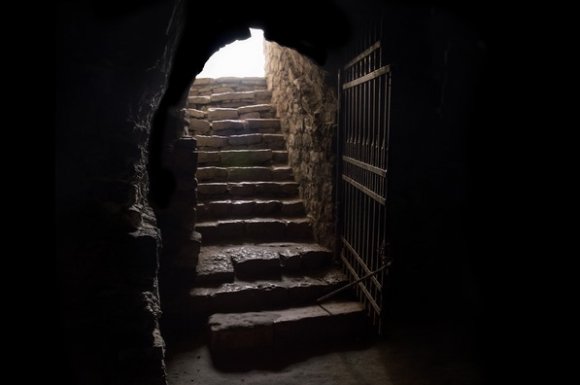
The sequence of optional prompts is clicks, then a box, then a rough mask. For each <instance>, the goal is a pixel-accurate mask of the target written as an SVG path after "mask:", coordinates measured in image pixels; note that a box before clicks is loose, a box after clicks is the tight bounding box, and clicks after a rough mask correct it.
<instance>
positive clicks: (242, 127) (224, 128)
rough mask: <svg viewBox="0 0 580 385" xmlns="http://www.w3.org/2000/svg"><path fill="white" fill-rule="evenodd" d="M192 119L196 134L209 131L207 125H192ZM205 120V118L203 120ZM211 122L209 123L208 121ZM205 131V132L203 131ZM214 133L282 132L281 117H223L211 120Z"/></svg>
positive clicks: (211, 129)
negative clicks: (244, 118)
mask: <svg viewBox="0 0 580 385" xmlns="http://www.w3.org/2000/svg"><path fill="white" fill-rule="evenodd" d="M193 121H195V119H193V120H191V121H190V128H191V129H192V130H195V132H196V134H203V133H205V132H207V131H205V130H206V126H205V125H203V124H199V128H197V126H194V125H192V123H191V122H193ZM202 121H203V120H202ZM208 124H209V123H208ZM201 131H203V132H201ZM209 132H211V133H212V135H220V136H229V135H243V134H251V133H278V134H279V133H280V119H246V120H240V119H223V120H214V121H213V122H211V127H210V131H209Z"/></svg>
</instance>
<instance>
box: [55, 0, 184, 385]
mask: <svg viewBox="0 0 580 385" xmlns="http://www.w3.org/2000/svg"><path fill="white" fill-rule="evenodd" d="M175 6H176V4H175V3H173V2H166V3H163V4H160V3H158V4H156V5H150V6H148V7H143V8H140V9H137V10H135V11H133V12H131V13H130V15H129V14H123V12H122V10H121V9H119V8H117V7H113V6H111V7H108V5H107V4H101V3H97V2H95V3H91V4H87V3H82V2H79V3H78V4H77V3H75V5H74V6H73V5H72V4H68V3H64V2H63V3H59V7H58V9H57V16H58V20H59V23H58V27H57V31H56V34H57V42H58V45H57V52H58V54H57V59H58V60H57V74H56V80H57V92H56V105H57V112H56V130H55V170H56V173H55V212H56V246H57V247H56V250H57V271H58V273H59V283H60V286H59V289H60V299H61V303H60V305H61V314H60V321H61V322H60V327H61V332H60V333H59V334H58V335H59V340H60V342H61V343H62V344H63V350H61V352H63V353H64V356H63V357H59V362H61V361H62V362H63V366H62V367H61V368H60V369H59V374H61V375H62V376H63V377H68V378H67V380H64V379H62V378H61V379H59V382H60V383H74V384H84V385H93V384H107V385H121V384H123V385H137V384H139V385H165V384H166V378H165V377H166V375H165V370H164V362H163V359H164V349H165V343H164V340H163V339H162V337H161V333H160V327H159V319H160V316H161V307H160V301H159V284H158V278H157V274H158V268H159V255H160V248H161V240H162V237H161V234H160V231H159V229H158V227H157V226H158V222H157V220H156V218H155V215H154V212H153V209H152V207H151V204H150V201H149V199H148V194H149V182H150V179H149V175H148V172H147V163H148V139H149V135H150V132H151V122H152V120H153V117H154V115H155V113H156V110H157V107H158V106H159V102H160V100H161V98H162V95H163V93H164V90H165V88H166V85H167V73H168V69H169V68H170V67H171V64H172V56H173V53H174V49H175V45H176V38H177V35H178V33H177V30H178V29H177V26H176V23H173V24H172V23H170V20H171V15H172V13H173V12H174V8H175ZM175 21H176V20H175Z"/></svg>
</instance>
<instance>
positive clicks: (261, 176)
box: [228, 166, 273, 182]
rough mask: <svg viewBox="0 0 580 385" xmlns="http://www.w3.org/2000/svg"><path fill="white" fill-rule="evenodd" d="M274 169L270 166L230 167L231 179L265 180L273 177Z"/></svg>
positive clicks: (229, 174)
mask: <svg viewBox="0 0 580 385" xmlns="http://www.w3.org/2000/svg"><path fill="white" fill-rule="evenodd" d="M272 175H273V174H272V169H271V168H270V167H258V166H254V167H229V168H228V180H229V181H248V182H250V181H263V180H269V179H271V178H272Z"/></svg>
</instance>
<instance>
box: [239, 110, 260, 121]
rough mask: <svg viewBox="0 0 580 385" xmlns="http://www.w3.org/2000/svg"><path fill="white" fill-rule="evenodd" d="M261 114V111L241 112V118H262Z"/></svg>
mask: <svg viewBox="0 0 580 385" xmlns="http://www.w3.org/2000/svg"><path fill="white" fill-rule="evenodd" d="M260 118H261V115H260V113H259V112H248V113H247V114H240V119H242V120H246V119H260Z"/></svg>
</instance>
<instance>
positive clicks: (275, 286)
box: [175, 267, 348, 315]
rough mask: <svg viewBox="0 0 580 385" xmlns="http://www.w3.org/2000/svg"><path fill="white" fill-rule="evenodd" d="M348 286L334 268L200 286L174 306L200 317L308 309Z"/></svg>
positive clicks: (343, 277)
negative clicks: (325, 296)
mask: <svg viewBox="0 0 580 385" xmlns="http://www.w3.org/2000/svg"><path fill="white" fill-rule="evenodd" d="M347 283H348V279H347V277H346V276H345V275H344V273H343V272H342V271H340V270H339V269H337V268H334V267H333V268H328V269H325V270H323V271H318V272H317V273H311V274H308V275H299V276H297V275H282V276H281V277H280V279H276V280H255V281H241V280H235V281H234V282H228V283H223V284H220V285H218V286H203V287H199V286H198V287H194V288H193V289H191V291H190V292H189V296H188V298H186V299H183V300H184V301H185V303H180V304H175V305H177V306H180V307H181V308H182V309H184V310H186V309H187V310H189V311H191V312H193V313H194V314H197V315H203V314H206V315H209V314H211V313H217V312H222V313H228V312H241V311H244V312H246V311H261V310H266V309H272V308H280V307H285V306H286V307H288V306H300V305H307V304H308V305H309V304H312V303H315V301H316V299H317V298H319V297H320V296H323V295H325V294H327V293H330V292H331V291H333V290H336V289H338V288H340V287H342V286H344V285H345V284H347Z"/></svg>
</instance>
